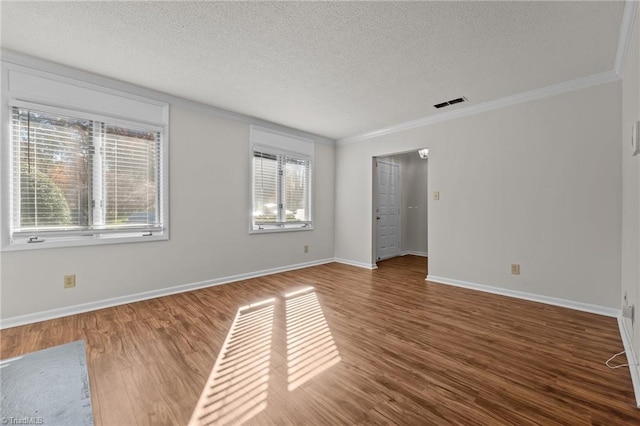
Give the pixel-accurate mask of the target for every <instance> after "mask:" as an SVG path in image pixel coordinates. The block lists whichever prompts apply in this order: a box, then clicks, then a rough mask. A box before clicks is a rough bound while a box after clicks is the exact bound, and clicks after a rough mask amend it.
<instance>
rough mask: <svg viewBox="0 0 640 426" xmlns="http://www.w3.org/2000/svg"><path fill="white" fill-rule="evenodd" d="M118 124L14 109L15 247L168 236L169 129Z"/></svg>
mask: <svg viewBox="0 0 640 426" xmlns="http://www.w3.org/2000/svg"><path fill="white" fill-rule="evenodd" d="M14 104H15V103H14ZM115 121H116V120H114V122H110V121H109V119H105V118H101V117H93V116H91V115H87V114H83V113H81V112H74V111H67V110H59V109H55V108H50V107H46V106H39V105H28V106H25V105H14V106H12V107H11V155H12V161H11V180H12V186H13V191H12V199H11V227H10V228H11V235H10V238H11V244H21V243H25V244H30V243H40V242H46V241H54V242H55V241H68V240H70V239H87V238H93V239H95V238H115V237H131V236H138V237H140V236H153V235H156V236H157V235H161V234H162V233H163V232H164V223H163V216H164V215H163V213H164V212H163V201H164V200H163V194H164V191H163V189H164V188H163V179H162V164H163V161H162V156H163V148H162V147H163V144H162V137H163V132H162V129H161V128H155V127H153V126H148V125H144V124H137V123H124V122H115Z"/></svg>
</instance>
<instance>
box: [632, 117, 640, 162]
mask: <svg viewBox="0 0 640 426" xmlns="http://www.w3.org/2000/svg"><path fill="white" fill-rule="evenodd" d="M638 154H640V121H636V122H635V123H633V129H631V155H638Z"/></svg>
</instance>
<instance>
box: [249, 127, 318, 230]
mask: <svg viewBox="0 0 640 426" xmlns="http://www.w3.org/2000/svg"><path fill="white" fill-rule="evenodd" d="M278 140H279V141H280V143H278ZM252 141H253V142H254V144H253V147H252V194H253V197H252V215H251V217H252V223H251V230H252V231H253V232H264V231H267V232H268V231H278V230H303V229H312V227H313V221H312V217H313V216H312V181H313V179H312V168H313V159H312V153H313V143H312V142H309V141H307V140H304V139H300V140H299V142H296V138H294V137H291V136H288V135H279V134H277V133H272V132H269V131H266V130H262V129H256V127H255V126H252ZM309 144H311V147H309ZM296 150H297V151H298V152H296ZM310 154H311V155H310Z"/></svg>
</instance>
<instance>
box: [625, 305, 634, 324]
mask: <svg viewBox="0 0 640 426" xmlns="http://www.w3.org/2000/svg"><path fill="white" fill-rule="evenodd" d="M622 316H623V317H624V318H629V319H630V320H631V323H632V324H633V322H634V321H635V306H634V305H630V306H623V307H622Z"/></svg>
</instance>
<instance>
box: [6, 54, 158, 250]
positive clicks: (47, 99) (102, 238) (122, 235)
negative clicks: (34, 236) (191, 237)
mask: <svg viewBox="0 0 640 426" xmlns="http://www.w3.org/2000/svg"><path fill="white" fill-rule="evenodd" d="M10 73H12V74H10ZM13 75H15V76H16V77H18V78H14V79H13V80H14V81H17V82H18V83H22V82H23V81H24V82H31V81H33V82H34V83H36V84H34V86H36V87H37V88H38V89H40V90H38V91H36V89H34V91H28V90H25V89H24V87H25V84H22V86H20V84H15V86H16V88H17V89H15V90H12V87H11V85H10V84H9V78H8V77H9V76H13ZM2 77H3V82H2V95H3V96H2V108H1V109H2V113H1V117H2V135H3V138H2V140H3V141H2V144H1V146H0V150H1V154H2V161H1V162H0V176H1V181H2V185H1V187H0V204H1V206H0V251H19V250H38V249H47V248H61V247H78V246H92V245H103V244H122V243H135V242H151V241H166V240H168V239H169V104H168V103H166V102H162V101H158V100H154V99H149V98H144V97H141V96H137V95H133V94H129V93H124V92H120V91H117V90H112V89H109V88H107V87H103V86H97V85H93V84H91V83H87V82H84V81H78V80H74V79H70V78H66V77H62V76H59V75H56V74H51V73H47V72H45V71H40V70H32V69H27V68H25V67H22V66H19V65H15V64H8V63H5V62H4V61H3V62H2ZM42 82H44V83H51V84H50V86H48V85H47V87H46V88H45V90H42V88H43V87H42ZM38 86H39V87H38ZM78 99H80V101H78ZM85 99H86V100H85ZM15 106H18V107H21V108H27V109H31V110H35V111H41V112H45V113H52V114H60V115H65V116H70V117H74V118H81V119H89V120H93V121H98V122H103V123H108V124H109V125H115V126H122V127H129V128H132V129H141V130H150V131H157V132H159V134H160V147H159V148H160V160H159V164H158V166H159V170H158V175H159V182H158V185H159V191H158V196H160V197H161V200H160V201H159V202H158V208H159V211H158V212H157V213H156V214H157V215H158V217H159V218H160V223H161V224H162V229H161V230H160V229H156V230H155V231H154V232H152V233H151V235H148V234H149V232H142V231H140V228H137V229H136V230H135V231H134V230H122V231H120V230H116V231H114V230H112V229H105V230H104V232H96V230H90V231H87V232H82V230H78V229H75V230H70V231H64V230H60V231H59V232H49V233H47V231H42V233H41V237H42V238H41V240H42V241H37V242H32V243H29V242H28V240H29V238H28V237H20V238H14V235H13V219H14V215H13V213H14V212H13V205H12V203H14V202H15V200H14V195H15V194H14V181H13V171H14V167H15V166H14V164H13V162H14V158H13V144H14V141H13V133H12V124H11V120H12V110H13V107H15ZM119 107H122V109H119ZM18 167H19V166H18ZM20 234H24V233H20Z"/></svg>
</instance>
